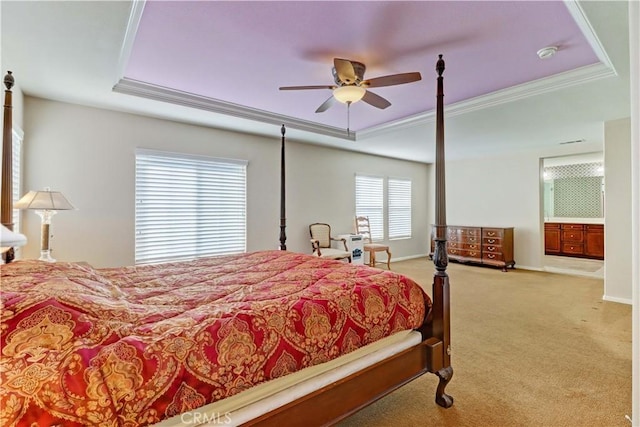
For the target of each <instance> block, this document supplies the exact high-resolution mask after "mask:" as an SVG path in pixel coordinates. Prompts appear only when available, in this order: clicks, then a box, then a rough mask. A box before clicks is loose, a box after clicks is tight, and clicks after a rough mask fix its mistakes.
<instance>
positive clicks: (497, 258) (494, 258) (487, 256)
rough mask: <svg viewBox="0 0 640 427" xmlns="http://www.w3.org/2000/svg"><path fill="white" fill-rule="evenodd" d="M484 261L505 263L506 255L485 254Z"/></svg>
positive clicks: (483, 255)
mask: <svg viewBox="0 0 640 427" xmlns="http://www.w3.org/2000/svg"><path fill="white" fill-rule="evenodd" d="M482 259H486V260H489V261H504V255H503V254H502V253H490V252H485V253H483V254H482Z"/></svg>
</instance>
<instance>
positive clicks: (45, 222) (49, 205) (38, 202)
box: [14, 187, 75, 262]
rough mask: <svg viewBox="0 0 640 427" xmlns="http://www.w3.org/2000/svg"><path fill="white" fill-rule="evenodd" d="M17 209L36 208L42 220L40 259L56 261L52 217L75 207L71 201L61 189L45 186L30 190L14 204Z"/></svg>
mask: <svg viewBox="0 0 640 427" xmlns="http://www.w3.org/2000/svg"><path fill="white" fill-rule="evenodd" d="M14 207H15V208H17V209H31V210H34V211H35V213H36V214H38V216H40V218H41V220H42V229H41V237H40V258H38V259H39V260H40V261H48V262H55V261H56V260H55V259H53V258H52V257H51V246H50V244H49V238H50V236H51V231H50V227H51V217H52V216H53V215H55V214H56V212H57V211H61V210H72V209H75V208H74V207H73V205H72V204H71V203H69V201H68V200H67V199H66V197H64V196H63V195H62V193H60V192H59V191H51V190H50V189H49V188H48V187H45V189H44V190H42V191H29V192H28V193H27V194H25V195H24V196H23V197H22V198H21V199H20V200H18V201H17V202H16V204H15V205H14Z"/></svg>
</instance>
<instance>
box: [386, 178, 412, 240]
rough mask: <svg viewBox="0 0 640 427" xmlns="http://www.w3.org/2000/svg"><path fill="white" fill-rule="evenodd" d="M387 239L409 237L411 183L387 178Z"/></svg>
mask: <svg viewBox="0 0 640 427" xmlns="http://www.w3.org/2000/svg"><path fill="white" fill-rule="evenodd" d="M387 185H388V198H389V239H402V238H408V237H411V181H409V180H406V179H393V178H389V181H388V183H387Z"/></svg>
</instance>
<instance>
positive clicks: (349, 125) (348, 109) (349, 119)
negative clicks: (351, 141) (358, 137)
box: [347, 101, 351, 136]
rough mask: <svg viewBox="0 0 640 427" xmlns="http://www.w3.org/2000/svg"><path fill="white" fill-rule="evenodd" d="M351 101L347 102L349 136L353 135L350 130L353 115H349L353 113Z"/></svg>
mask: <svg viewBox="0 0 640 427" xmlns="http://www.w3.org/2000/svg"><path fill="white" fill-rule="evenodd" d="M350 107H351V101H348V102H347V136H349V135H351V131H350V130H349V129H350V128H351V115H350V114H349V112H350V111H351V108H350Z"/></svg>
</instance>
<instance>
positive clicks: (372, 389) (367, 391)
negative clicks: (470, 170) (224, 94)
mask: <svg viewBox="0 0 640 427" xmlns="http://www.w3.org/2000/svg"><path fill="white" fill-rule="evenodd" d="M444 69H445V64H444V60H443V59H442V55H439V59H438V61H437V64H436V71H437V73H438V78H437V96H436V98H437V106H436V163H435V167H436V218H435V233H434V234H435V252H434V256H433V260H434V265H435V273H434V277H433V287H432V292H431V299H432V303H433V306H432V309H431V311H430V312H429V314H428V316H427V318H426V319H425V322H424V323H423V325H422V326H421V327H420V328H419V332H420V333H421V335H422V342H421V343H420V344H418V345H416V346H413V347H411V348H409V349H407V350H404V351H402V352H400V353H398V354H396V355H394V356H391V357H390V358H387V359H385V360H383V361H381V362H378V363H376V364H374V365H372V366H369V367H367V368H365V369H364V370H361V371H359V372H356V373H354V374H352V375H350V376H348V377H346V378H343V379H341V380H339V381H337V382H335V383H333V384H330V385H328V386H326V387H323V388H321V389H319V390H316V391H314V392H312V393H310V394H308V395H306V396H304V397H301V398H299V399H297V400H294V401H292V402H290V403H288V404H285V405H284V406H281V407H280V408H277V409H275V410H273V411H271V412H268V413H266V414H263V415H261V416H259V417H257V418H255V419H253V420H251V421H249V422H248V423H246V424H245V425H251V426H254V425H255V426H267V425H269V426H282V425H289V424H290V423H291V421H292V420H295V422H296V424H299V425H331V424H333V423H336V422H337V421H340V420H342V419H344V418H346V417H348V416H349V415H351V414H353V413H355V412H357V411H358V410H359V409H362V408H363V407H365V406H367V405H369V404H370V403H372V402H374V401H376V400H378V399H379V398H381V397H383V396H385V395H387V394H389V393H391V392H392V391H394V390H396V389H397V388H399V387H401V386H402V385H404V384H406V383H408V382H409V381H411V380H413V379H415V378H417V377H419V376H421V375H423V374H425V373H427V372H430V373H433V374H435V375H436V376H438V378H439V383H438V386H437V389H436V395H435V401H436V403H437V404H438V405H440V406H442V407H445V408H448V407H450V406H451V405H452V404H453V398H452V397H451V396H449V395H448V394H446V393H445V387H446V386H447V384H448V383H449V381H451V378H452V376H453V368H452V367H451V344H450V343H451V339H450V312H449V277H448V275H447V273H446V268H447V263H448V259H447V252H446V206H445V173H444V106H443V103H444V91H443V77H442V74H443V72H444ZM4 84H5V87H6V90H5V104H4V126H3V127H4V129H3V130H4V131H3V150H2V188H1V192H2V206H1V208H2V224H3V225H5V226H7V227H8V228H10V229H11V228H12V227H11V226H12V217H11V213H12V206H13V204H12V200H11V197H12V187H11V170H12V169H11V160H12V155H11V154H12V153H11V148H12V147H11V144H12V141H11V131H12V120H11V108H12V106H11V87H12V86H13V77H11V73H9V74H8V75H7V77H5V80H4ZM281 133H282V144H281V165H280V169H281V175H280V177H281V186H280V191H281V194H280V236H279V240H280V249H281V250H286V233H285V229H286V206H285V205H286V203H285V133H286V129H285V126H284V125H283V126H282V128H281ZM425 238H426V237H425Z"/></svg>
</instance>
